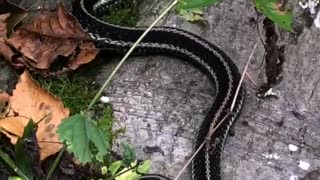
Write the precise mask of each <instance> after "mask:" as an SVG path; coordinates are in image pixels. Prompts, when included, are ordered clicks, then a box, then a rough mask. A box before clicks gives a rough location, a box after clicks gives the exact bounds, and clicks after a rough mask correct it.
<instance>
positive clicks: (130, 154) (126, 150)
mask: <svg viewBox="0 0 320 180" xmlns="http://www.w3.org/2000/svg"><path fill="white" fill-rule="evenodd" d="M121 145H122V149H123V153H122V158H123V160H122V162H123V164H124V166H126V167H128V166H130V164H131V163H132V162H133V161H134V160H135V158H136V155H135V151H134V149H133V147H132V146H130V145H129V144H127V143H121Z"/></svg>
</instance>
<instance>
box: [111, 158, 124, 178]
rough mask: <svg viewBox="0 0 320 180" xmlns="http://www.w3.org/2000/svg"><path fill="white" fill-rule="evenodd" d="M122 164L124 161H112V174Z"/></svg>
mask: <svg viewBox="0 0 320 180" xmlns="http://www.w3.org/2000/svg"><path fill="white" fill-rule="evenodd" d="M121 166H122V161H116V162H114V163H112V164H111V165H110V166H109V171H110V172H111V175H112V176H113V175H115V174H116V173H117V172H118V171H119V169H120V167H121Z"/></svg>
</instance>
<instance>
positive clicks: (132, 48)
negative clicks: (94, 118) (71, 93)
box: [87, 0, 178, 111]
mask: <svg viewBox="0 0 320 180" xmlns="http://www.w3.org/2000/svg"><path fill="white" fill-rule="evenodd" d="M177 3H178V0H174V1H173V2H172V3H171V4H170V5H169V6H168V7H167V8H166V9H165V11H164V12H163V13H162V14H161V15H160V16H159V17H158V18H157V19H156V20H155V21H154V22H153V23H152V24H151V25H150V26H149V27H148V28H147V29H146V30H145V31H144V32H143V34H142V35H141V36H140V38H139V39H138V40H137V41H136V42H135V43H134V44H133V46H132V47H131V48H130V49H129V51H128V52H127V53H126V55H125V56H124V57H123V58H122V59H121V61H120V62H119V64H118V65H117V67H116V68H115V69H114V70H113V71H112V73H111V75H110V76H109V77H108V79H107V80H106V81H105V83H104V84H103V85H102V86H101V88H100V89H99V91H98V92H97V94H96V96H95V97H94V98H93V100H92V101H91V103H90V104H89V106H88V108H87V111H89V110H90V109H91V107H92V106H93V105H94V103H95V102H96V101H97V100H98V98H99V97H100V96H101V94H102V92H103V90H104V89H105V88H106V87H107V85H108V84H109V83H110V81H111V80H112V78H113V77H114V75H115V74H116V72H118V70H119V69H120V67H121V66H122V64H123V63H124V62H125V61H126V60H127V58H128V57H129V55H131V53H132V52H133V50H134V49H135V48H136V47H137V45H138V44H139V43H140V42H141V41H142V39H143V38H144V37H145V36H146V35H147V34H148V33H149V31H150V30H151V29H152V28H153V27H154V26H155V25H156V24H157V23H158V22H159V21H160V20H161V19H162V17H164V16H165V15H166V14H167V13H168V12H169V11H170V10H171V9H172V8H173V7H174V6H175V5H176V4H177Z"/></svg>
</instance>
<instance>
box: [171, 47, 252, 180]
mask: <svg viewBox="0 0 320 180" xmlns="http://www.w3.org/2000/svg"><path fill="white" fill-rule="evenodd" d="M257 44H258V43H256V44H255V45H254V47H253V50H252V52H251V54H250V56H249V59H248V61H247V64H246V66H245V68H244V70H243V72H242V76H241V79H240V81H239V85H238V87H237V90H236V92H235V95H234V98H233V101H232V104H231V106H230V112H228V113H227V114H226V115H225V116H224V117H223V118H222V120H221V121H220V122H219V123H218V124H217V125H216V126H215V128H214V129H213V131H212V133H214V132H215V131H216V130H217V129H218V128H219V127H220V125H221V124H222V123H223V122H224V121H225V120H226V119H227V117H228V116H229V115H230V114H231V112H232V111H233V108H234V106H235V102H236V100H237V97H238V94H239V91H240V88H241V85H242V83H243V79H244V77H245V75H246V73H247V70H248V66H249V63H250V61H251V59H252V56H253V54H254V52H255V50H256V48H257ZM206 142H207V140H204V141H203V142H202V143H201V145H200V146H199V147H198V149H197V150H196V151H195V152H194V153H193V155H192V156H191V157H190V158H189V160H188V161H187V163H186V164H185V165H184V166H183V168H182V169H181V170H180V172H179V173H178V175H177V176H176V177H175V178H174V180H178V179H179V177H180V176H181V174H182V173H183V171H184V170H185V169H186V168H187V167H188V166H189V164H190V163H191V162H192V160H193V159H194V158H195V156H196V155H197V154H198V153H199V152H200V150H201V149H202V148H203V146H204V145H205V143H206Z"/></svg>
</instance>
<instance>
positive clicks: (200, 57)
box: [73, 0, 244, 180]
mask: <svg viewBox="0 0 320 180" xmlns="http://www.w3.org/2000/svg"><path fill="white" fill-rule="evenodd" d="M123 2H125V0H100V1H96V0H78V1H77V5H76V7H75V8H74V10H73V14H74V15H75V17H76V18H77V19H78V21H79V22H80V24H81V25H82V27H83V29H84V30H85V31H86V32H88V34H89V35H90V36H91V38H92V39H93V41H94V42H96V43H95V44H96V45H97V46H98V47H101V48H107V49H109V48H110V49H115V50H116V51H120V52H125V51H127V50H128V49H129V48H130V47H131V46H132V45H133V43H134V42H135V41H136V40H137V39H138V38H139V36H140V35H141V34H142V33H143V31H144V30H145V29H144V28H129V27H122V26H118V25H114V24H110V23H107V22H104V21H102V20H100V19H99V18H97V17H99V15H101V13H106V12H108V11H111V9H114V8H115V7H118V6H119V5H120V4H121V3H123ZM134 53H135V54H136V55H165V56H172V57H177V58H180V59H182V60H185V61H187V62H189V63H190V64H192V65H194V66H195V67H197V68H198V69H199V70H201V71H202V72H204V73H205V74H206V75H207V76H208V77H209V78H210V80H212V81H213V83H214V85H215V88H216V94H215V97H216V98H215V101H214V103H213V105H212V107H211V108H210V110H209V112H208V114H207V115H206V116H205V119H204V120H203V122H202V124H201V126H200V128H199V131H198V134H197V137H196V141H195V145H194V151H195V150H196V149H198V147H199V146H201V144H203V142H204V141H205V142H206V145H205V146H204V147H203V148H202V149H201V150H200V152H199V153H198V154H197V155H196V156H195V158H194V159H193V162H192V178H193V179H194V180H221V167H220V161H221V158H222V152H223V147H224V143H225V140H226V137H227V134H228V132H229V130H230V127H231V126H232V124H233V123H234V121H235V119H236V118H237V116H238V114H239V112H240V109H241V106H242V102H243V99H244V88H243V87H241V90H240V93H239V95H238V96H237V100H236V104H235V106H234V107H235V108H234V109H233V112H232V113H230V112H229V109H230V106H231V104H232V101H233V98H234V95H235V91H236V88H237V86H238V84H239V81H240V77H241V76H240V73H239V70H238V68H237V67H236V65H235V64H234V63H233V61H232V60H231V59H230V58H229V57H228V56H227V55H226V54H225V53H224V52H223V51H222V50H220V49H219V48H218V47H216V46H215V45H213V44H211V43H210V42H208V41H207V40H205V39H203V38H201V37H199V36H197V35H195V34H192V33H190V32H188V31H185V30H181V29H177V28H172V27H156V28H154V29H152V30H151V31H150V32H149V33H148V35H147V36H146V37H145V38H144V39H143V40H142V42H141V43H140V44H139V45H138V46H137V48H136V50H135V52H134ZM226 115H228V118H226V120H224V121H223V123H222V124H221V125H220V126H219V128H217V129H216V130H214V129H215V127H216V126H217V124H218V123H219V122H220V121H222V119H223V117H224V116H226ZM155 179H157V178H155ZM158 179H159V178H158Z"/></svg>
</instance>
